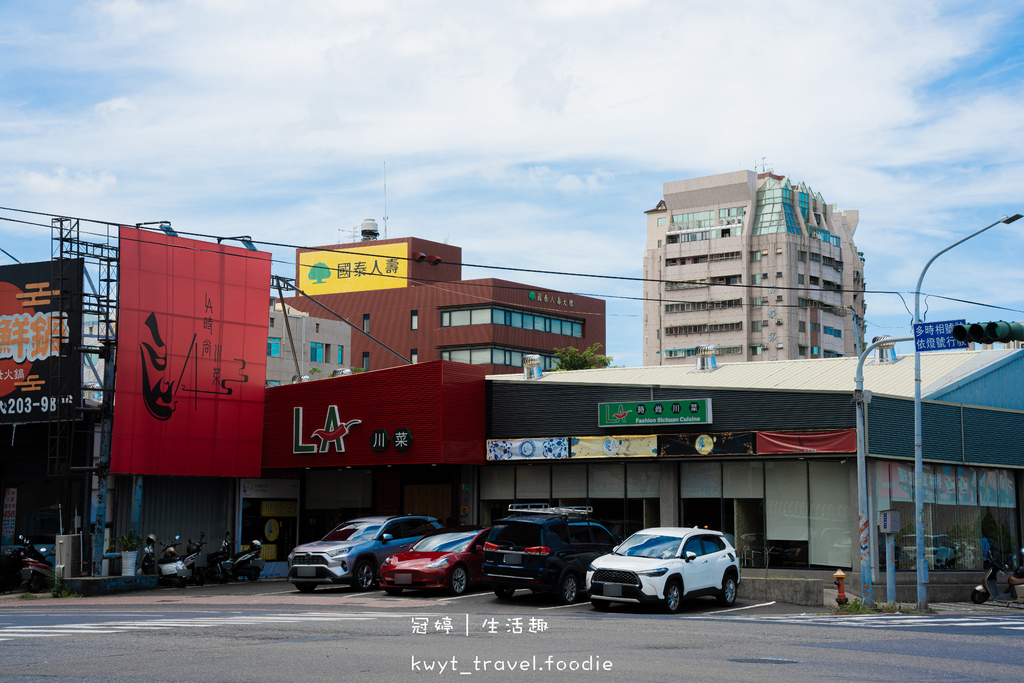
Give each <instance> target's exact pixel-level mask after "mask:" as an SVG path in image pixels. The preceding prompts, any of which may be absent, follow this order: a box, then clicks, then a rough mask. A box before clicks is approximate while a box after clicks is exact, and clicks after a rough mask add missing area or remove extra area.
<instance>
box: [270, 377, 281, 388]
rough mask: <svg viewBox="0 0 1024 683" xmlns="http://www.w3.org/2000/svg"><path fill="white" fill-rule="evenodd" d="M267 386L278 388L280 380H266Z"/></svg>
mask: <svg viewBox="0 0 1024 683" xmlns="http://www.w3.org/2000/svg"><path fill="white" fill-rule="evenodd" d="M267 386H268V387H279V386H281V380H279V379H268V380H267Z"/></svg>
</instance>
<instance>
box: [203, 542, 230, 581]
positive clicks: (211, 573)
mask: <svg viewBox="0 0 1024 683" xmlns="http://www.w3.org/2000/svg"><path fill="white" fill-rule="evenodd" d="M205 574H206V580H208V581H217V582H218V583H227V582H228V581H230V580H231V535H230V534H224V540H222V541H221V542H220V550H218V551H217V552H213V553H208V554H207V555H206V572H205Z"/></svg>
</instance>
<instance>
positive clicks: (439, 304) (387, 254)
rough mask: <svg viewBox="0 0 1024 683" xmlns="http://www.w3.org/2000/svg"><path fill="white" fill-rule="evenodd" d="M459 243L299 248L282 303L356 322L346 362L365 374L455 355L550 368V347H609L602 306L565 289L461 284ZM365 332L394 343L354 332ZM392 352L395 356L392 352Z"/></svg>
mask: <svg viewBox="0 0 1024 683" xmlns="http://www.w3.org/2000/svg"><path fill="white" fill-rule="evenodd" d="M461 264H462V249H461V248H460V247H456V246H452V245H448V244H440V243H438V242H431V241H428V240H422V239H418V238H415V237H404V238H396V239H387V240H369V241H362V242H354V243H348V244H337V245H333V246H326V247H314V248H311V249H300V250H297V253H296V269H297V272H296V283H297V286H298V288H299V289H300V290H301V291H303V292H305V293H306V294H307V295H309V296H308V297H298V298H294V299H288V304H289V305H290V306H293V307H294V308H297V309H299V310H303V311H307V312H309V314H310V315H312V316H317V317H324V318H328V317H331V314H330V313H329V312H328V311H326V310H324V308H322V307H321V306H318V305H317V304H316V303H314V302H313V301H310V298H315V299H316V301H317V302H319V303H321V304H323V306H325V307H326V308H328V309H330V310H331V311H333V312H335V313H337V314H338V315H340V316H341V317H343V318H344V319H346V320H347V321H348V322H350V323H351V324H352V325H353V326H354V329H353V332H352V341H351V352H350V355H349V357H348V358H347V359H346V363H347V364H348V365H351V366H354V367H361V368H364V369H367V370H377V369H380V368H386V367H392V366H395V365H403V364H405V361H404V360H402V359H401V358H399V357H398V356H399V355H400V356H402V357H403V358H405V359H409V360H411V361H413V362H424V361H433V360H451V361H457V362H463V363H472V364H474V365H483V366H486V368H487V372H488V373H489V374H500V373H509V372H519V371H520V369H521V367H522V357H523V355H524V354H539V355H541V357H542V358H543V359H544V361H543V364H542V366H541V367H543V368H545V369H550V368H551V367H552V364H553V360H554V349H556V348H564V347H567V346H573V347H575V348H577V349H585V348H587V347H589V346H590V345H592V344H594V343H599V344H601V345H602V349H601V351H602V352H603V353H607V350H606V349H604V343H605V302H604V301H603V300H601V299H595V298H591V297H586V296H579V295H576V294H573V293H572V292H569V291H558V290H552V289H545V288H540V287H533V286H531V285H527V284H523V283H520V282H512V281H508V280H499V279H495V278H484V279H479V280H462V279H461V277H462V265H461ZM357 330H363V331H364V332H366V333H367V334H369V335H371V336H372V337H374V338H376V339H378V340H380V342H381V343H383V344H385V345H386V346H388V347H390V349H392V350H393V351H394V353H392V352H391V351H389V350H388V349H386V348H383V347H382V346H381V345H380V344H377V343H376V342H374V341H373V340H371V339H369V338H368V337H367V336H366V335H363V334H359V333H358V332H357ZM396 354H397V355H396Z"/></svg>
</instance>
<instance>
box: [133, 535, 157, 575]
mask: <svg viewBox="0 0 1024 683" xmlns="http://www.w3.org/2000/svg"><path fill="white" fill-rule="evenodd" d="M157 543H159V541H157V538H156V536H155V535H154V534H150V535H149V536H146V547H145V548H143V549H142V562H141V563H140V564H139V568H138V569H137V570H135V573H136V574H140V575H146V576H152V575H153V574H156V544H157Z"/></svg>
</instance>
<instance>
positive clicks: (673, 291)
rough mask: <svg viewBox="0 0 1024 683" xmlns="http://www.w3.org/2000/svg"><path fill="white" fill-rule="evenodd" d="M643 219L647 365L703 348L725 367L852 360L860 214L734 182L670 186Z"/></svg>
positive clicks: (680, 359) (782, 189) (738, 178)
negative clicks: (762, 362)
mask: <svg viewBox="0 0 1024 683" xmlns="http://www.w3.org/2000/svg"><path fill="white" fill-rule="evenodd" d="M646 213H647V244H646V246H645V251H644V278H645V282H644V365H674V364H681V363H686V362H688V361H686V358H687V357H689V356H693V355H695V353H696V349H697V347H698V346H701V345H714V346H715V354H716V356H718V357H719V360H721V361H723V362H738V361H756V360H783V359H801V358H834V357H837V356H845V355H854V354H856V353H857V351H856V349H857V337H858V334H857V330H858V329H859V326H860V321H862V320H863V316H864V257H863V256H862V255H861V253H860V252H858V251H857V247H856V245H854V243H853V234H854V232H855V230H856V229H857V222H858V212H857V211H853V210H845V211H843V210H839V209H837V208H835V206H834V205H830V204H826V203H825V200H824V199H823V198H822V196H821V194H819V193H817V192H814V191H813V190H812V189H811V188H809V187H807V185H805V184H804V183H797V184H794V183H793V182H792V181H791V180H790V179H789V178H786V177H785V176H780V175H775V174H774V173H773V172H771V171H769V172H767V173H755V172H754V171H735V172H733V173H723V174H719V175H712V176H704V177H702V178H691V179H689V180H679V181H675V182H669V183H665V185H664V198H663V199H662V200H661V201H659V202H658V205H657V206H655V207H654V208H653V209H651V210H650V211H647V212H646ZM855 316H856V319H855Z"/></svg>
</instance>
